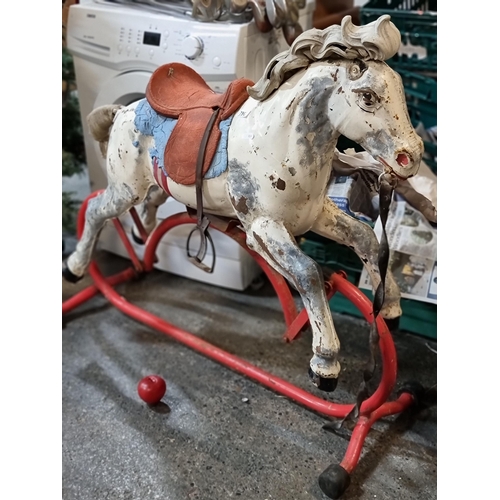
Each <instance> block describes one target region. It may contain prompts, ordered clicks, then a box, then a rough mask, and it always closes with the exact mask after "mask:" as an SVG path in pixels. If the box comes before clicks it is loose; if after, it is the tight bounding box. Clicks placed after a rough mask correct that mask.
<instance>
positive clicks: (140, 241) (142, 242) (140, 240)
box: [130, 229, 144, 245]
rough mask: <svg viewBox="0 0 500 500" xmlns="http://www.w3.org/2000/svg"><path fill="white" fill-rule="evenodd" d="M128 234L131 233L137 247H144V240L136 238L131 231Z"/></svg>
mask: <svg viewBox="0 0 500 500" xmlns="http://www.w3.org/2000/svg"><path fill="white" fill-rule="evenodd" d="M130 232H131V233H132V239H133V240H134V241H135V242H136V243H137V244H138V245H144V240H143V239H142V238H141V237H140V236H137V235H136V234H135V233H134V230H133V229H131V230H130Z"/></svg>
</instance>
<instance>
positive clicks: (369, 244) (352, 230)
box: [312, 198, 402, 319]
mask: <svg viewBox="0 0 500 500" xmlns="http://www.w3.org/2000/svg"><path fill="white" fill-rule="evenodd" d="M312 231H313V232H315V233H317V234H319V235H321V236H324V237H325V238H329V239H331V240H334V241H336V242H337V243H341V244H342V245H346V246H348V247H349V248H352V249H353V250H354V251H355V252H356V254H357V255H358V257H359V258H360V259H361V260H362V262H363V264H364V265H365V267H366V270H367V271H368V274H369V275H370V278H371V282H372V287H373V290H376V288H377V286H378V285H379V283H380V272H379V269H378V263H377V260H378V248H379V243H378V240H377V237H376V235H375V233H374V231H373V229H372V228H371V227H370V226H368V224H365V223H363V222H361V221H359V220H357V219H355V218H354V217H351V216H349V215H347V214H346V213H345V212H343V211H342V210H340V208H338V207H337V205H335V203H333V202H332V201H331V200H330V199H329V198H325V202H324V205H323V211H322V212H321V214H320V216H319V217H318V218H317V219H316V222H315V223H314V226H313V227H312ZM400 299H401V293H400V290H399V287H398V285H397V283H396V281H395V280H394V277H393V275H392V272H391V271H390V269H388V270H387V275H386V280H385V301H384V305H383V307H382V310H381V311H380V314H381V316H382V317H383V318H384V319H394V318H398V317H399V316H401V314H402V311H401V305H400Z"/></svg>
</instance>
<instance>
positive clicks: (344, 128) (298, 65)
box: [248, 15, 423, 179]
mask: <svg viewBox="0 0 500 500" xmlns="http://www.w3.org/2000/svg"><path fill="white" fill-rule="evenodd" d="M400 44H401V34H400V33H399V30H398V29H397V28H396V26H395V25H394V24H393V23H392V22H391V20H390V16H388V15H383V16H381V17H380V18H379V19H377V20H376V21H373V22H371V23H369V24H366V25H364V26H355V25H354V24H352V22H351V17H350V16H345V17H344V18H343V19H342V23H341V26H338V25H332V26H330V27H329V28H327V29H324V30H316V29H312V30H308V31H306V32H304V33H302V34H301V35H300V36H298V37H297V39H296V40H295V41H294V42H293V44H292V46H291V47H290V49H289V50H288V51H285V52H282V53H281V54H278V55H277V56H276V57H275V58H273V59H272V60H271V61H270V63H269V64H268V66H267V68H266V71H265V72H264V75H263V76H262V78H261V79H260V80H259V81H258V82H257V83H256V84H255V85H254V86H253V87H251V88H249V90H248V91H249V94H250V95H251V97H253V98H254V99H257V100H261V101H262V100H264V99H266V98H267V97H269V96H270V95H272V94H273V92H275V91H276V90H277V89H278V88H279V87H280V85H281V84H282V83H283V82H285V81H287V79H289V78H291V76H292V75H294V74H295V73H297V71H299V70H300V69H306V68H313V67H315V68H317V65H314V63H315V62H316V63H323V64H324V65H327V66H328V69H327V71H326V72H329V74H330V78H329V79H330V82H329V81H328V77H327V78H326V79H324V78H323V77H324V76H327V75H325V72H323V73H322V74H321V78H322V80H323V83H324V84H325V85H327V86H328V89H325V90H327V91H329V92H331V96H330V98H329V110H330V122H331V125H332V128H333V130H334V131H335V132H336V133H338V134H342V135H344V136H346V137H347V138H349V139H351V140H353V141H355V142H357V143H358V144H360V145H361V146H363V147H364V149H366V151H367V152H368V153H370V154H371V155H372V156H373V157H374V158H376V159H378V160H379V161H380V162H381V163H383V164H384V166H385V169H386V171H388V172H390V173H392V174H395V175H397V176H398V177H401V178H403V179H406V178H408V177H411V176H412V175H415V174H416V173H417V171H418V168H419V166H420V161H421V158H422V154H423V142H422V139H421V138H420V137H419V136H418V135H417V133H416V132H415V130H414V128H413V126H412V124H411V122H410V118H409V116H408V110H407V107H406V99H405V94H404V90H403V85H402V82H401V77H400V76H399V75H398V74H397V73H395V72H394V71H393V70H392V69H391V68H390V67H389V66H388V65H387V64H386V63H385V62H383V61H386V60H387V59H389V58H391V57H392V56H393V55H394V54H396V53H397V51H398V50H399V47H400ZM324 69H325V68H324ZM330 70H331V71H330ZM317 75H318V72H317V70H316V69H314V70H313V71H311V77H314V76H317ZM315 91H318V89H317V88H316V89H315Z"/></svg>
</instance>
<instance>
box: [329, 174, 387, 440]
mask: <svg viewBox="0 0 500 500" xmlns="http://www.w3.org/2000/svg"><path fill="white" fill-rule="evenodd" d="M394 190H395V180H394V179H393V178H390V177H388V176H386V175H384V174H382V175H381V176H380V178H379V196H380V212H379V216H380V221H381V223H382V237H381V239H380V244H379V250H378V268H379V272H380V283H379V285H378V287H377V289H376V291H375V295H374V297H373V323H372V324H371V325H370V339H369V345H370V355H369V359H368V362H367V364H366V366H365V369H364V370H363V380H362V382H361V384H360V386H359V389H358V394H357V396H356V404H355V405H354V407H353V408H352V410H351V411H350V412H349V413H348V414H347V415H346V416H345V417H344V418H343V419H342V420H340V421H335V422H328V423H327V424H325V425H324V426H323V429H325V430H328V431H332V432H336V431H338V430H340V428H341V427H342V425H343V424H344V422H345V421H346V420H347V419H349V418H354V419H357V418H358V417H359V414H360V409H361V405H362V404H363V402H364V401H365V400H366V399H368V397H369V396H370V393H369V390H368V382H369V381H370V380H371V379H372V378H373V374H374V373H375V368H376V366H377V353H378V347H379V339H380V334H379V332H378V327H377V322H376V319H377V316H378V315H379V313H380V311H381V309H382V306H383V304H384V300H385V278H386V275H387V269H388V266H389V257H390V248H389V241H388V239H387V233H386V230H385V226H386V224H387V217H388V215H389V209H390V207H391V201H392V195H393V193H394Z"/></svg>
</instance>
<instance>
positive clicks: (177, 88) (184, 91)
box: [146, 63, 253, 185]
mask: <svg viewBox="0 0 500 500" xmlns="http://www.w3.org/2000/svg"><path fill="white" fill-rule="evenodd" d="M249 85H253V82H252V81H251V80H247V79H246V78H240V79H238V80H235V81H233V82H231V83H230V84H229V87H228V88H227V90H226V92H225V93H224V94H216V93H215V92H214V91H213V90H212V89H211V88H210V87H209V86H208V85H207V83H206V82H205V80H204V79H203V78H202V77H201V76H200V75H199V74H198V73H197V72H196V71H194V70H193V69H191V68H190V67H189V66H186V65H184V64H181V63H170V64H165V65H163V66H160V67H159V68H158V69H157V70H156V71H155V72H154V73H153V75H152V76H151V79H150V80H149V84H148V87H147V89H146V98H147V100H148V102H149V104H150V105H151V107H152V108H153V109H154V110H155V111H156V112H157V113H159V114H161V115H164V116H168V117H169V118H176V119H177V123H176V125H175V127H174V130H173V131H172V134H171V136H170V138H169V140H168V142H167V146H166V148H165V160H164V165H165V168H166V170H167V174H168V176H169V177H171V178H172V180H173V181H174V182H177V183H179V184H186V185H191V184H194V183H195V182H196V162H197V158H198V153H199V152H201V149H202V148H201V146H202V139H203V136H204V134H205V132H206V131H207V135H208V139H207V143H206V148H205V151H204V161H203V167H202V177H203V176H204V175H205V173H206V172H207V170H208V169H209V167H210V164H211V163H212V160H213V158H214V155H215V152H216V150H217V145H218V143H219V140H220V137H221V132H220V130H219V124H220V122H221V121H222V120H225V119H226V118H229V117H230V116H231V115H232V114H233V113H234V112H235V111H236V110H237V109H238V108H240V107H241V105H242V104H243V103H244V102H245V101H246V100H247V99H248V97H249V96H248V92H247V87H248V86H249ZM216 113H217V115H216V116H214V115H215V114H216ZM209 125H210V127H209Z"/></svg>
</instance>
